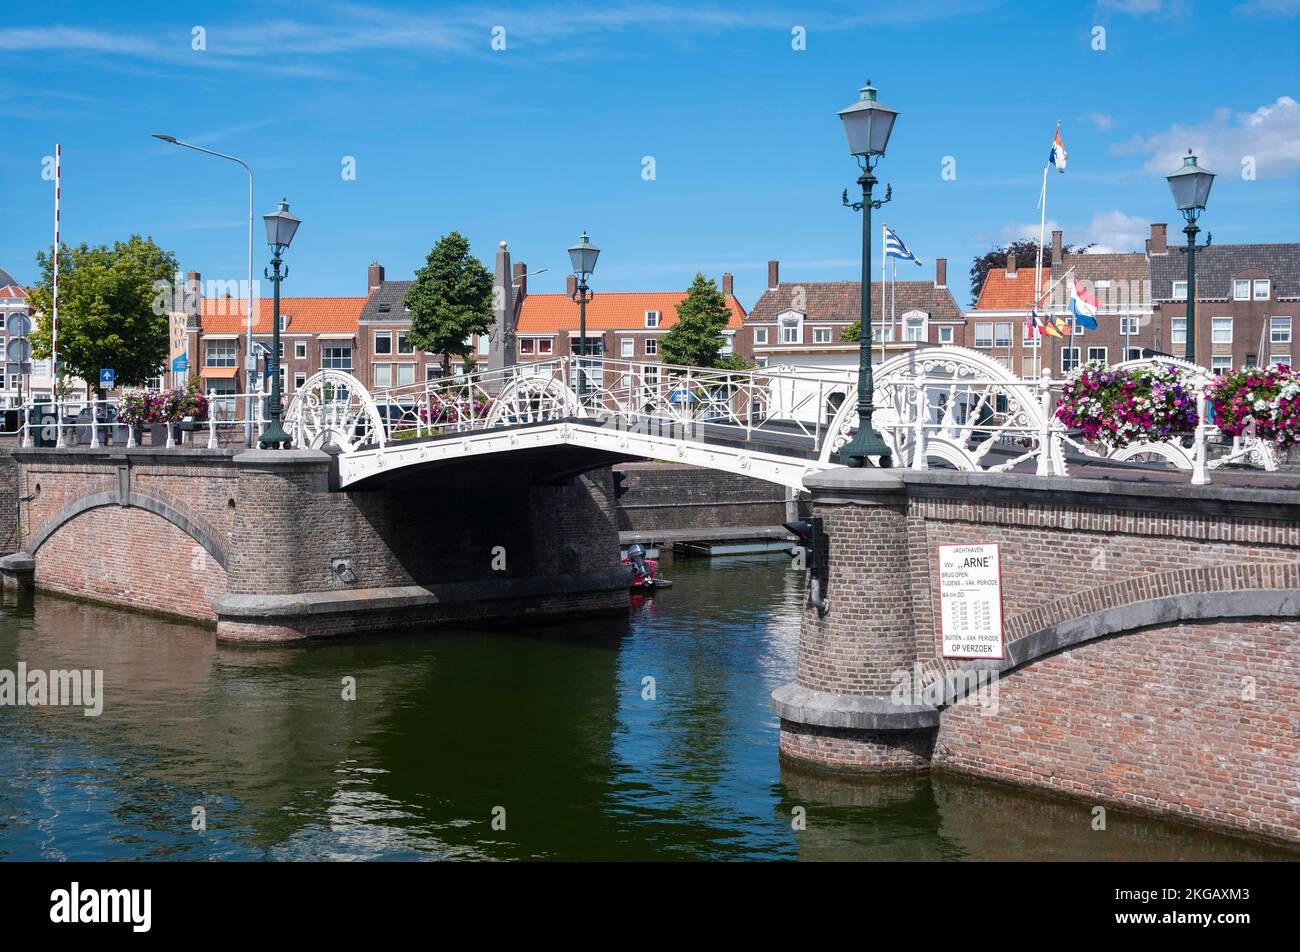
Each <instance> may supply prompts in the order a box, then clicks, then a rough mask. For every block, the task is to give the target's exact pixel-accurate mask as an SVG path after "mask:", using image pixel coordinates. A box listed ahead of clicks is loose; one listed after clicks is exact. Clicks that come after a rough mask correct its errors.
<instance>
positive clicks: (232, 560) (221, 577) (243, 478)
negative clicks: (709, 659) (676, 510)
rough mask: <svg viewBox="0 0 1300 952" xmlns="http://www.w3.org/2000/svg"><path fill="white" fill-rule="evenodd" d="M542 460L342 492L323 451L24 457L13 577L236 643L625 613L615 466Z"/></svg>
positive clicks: (1, 458) (140, 451) (8, 527)
mask: <svg viewBox="0 0 1300 952" xmlns="http://www.w3.org/2000/svg"><path fill="white" fill-rule="evenodd" d="M588 462H589V461H588ZM544 464H545V461H538V460H531V461H529V460H521V461H520V462H519V463H518V464H516V465H514V466H510V467H505V466H498V467H496V469H495V470H494V471H493V472H491V473H490V474H485V473H484V472H482V471H480V470H476V469H473V468H470V469H466V470H464V471H457V470H446V469H444V470H440V471H439V472H438V475H437V477H436V478H434V477H432V476H431V471H426V472H420V471H415V472H412V473H409V474H407V473H403V474H402V475H401V477H400V478H399V479H397V480H393V481H389V482H387V483H383V484H377V485H375V486H372V487H366V488H362V489H357V490H354V491H339V490H337V476H336V473H337V466H336V460H335V459H334V458H333V457H332V455H331V454H330V453H328V452H323V451H320V450H266V451H262V450H251V451H243V450H238V451H236V450H202V449H163V448H159V449H152V448H149V447H142V448H131V449H122V448H104V449H89V448H86V449H82V448H72V449H59V450H42V449H13V450H11V451H10V452H9V453H8V454H7V455H0V543H2V545H0V553H4V555H3V557H2V558H0V575H2V576H3V578H4V580H5V583H6V584H17V585H27V586H31V585H35V586H36V587H38V588H41V589H45V590H49V591H53V592H58V593H62V594H67V595H72V596H75V597H80V598H87V599H92V600H97V601H103V602H106V603H109V604H113V605H119V606H122V605H124V606H127V607H131V608H135V609H141V610H145V611H156V612H162V613H166V614H169V615H176V616H182V617H185V618H191V619H194V620H197V621H201V622H206V623H215V625H216V629H217V637H218V638H219V639H221V640H223V641H248V642H283V641H293V640H298V639H303V638H307V637H316V636H325V635H337V634H352V633H360V632H364V631H373V630H380V629H393V628H403V627H412V626H423V625H430V624H436V623H442V622H453V621H458V620H471V619H473V620H479V619H485V618H500V617H509V618H518V617H523V616H529V615H563V614H567V613H572V612H586V611H599V610H615V609H619V608H626V606H627V588H628V579H629V576H628V571H627V570H626V569H624V568H622V567H621V566H620V564H619V558H618V532H617V528H616V527H615V525H614V521H613V519H612V518H611V507H612V503H613V480H612V477H611V474H610V470H609V467H608V464H606V465H605V466H604V467H598V468H592V467H591V466H590V465H586V466H583V467H579V469H580V470H582V469H585V470H586V471H585V472H579V473H577V474H575V472H574V470H573V469H572V468H570V469H568V470H567V471H566V472H560V473H554V472H550V471H549V470H548V468H547V466H546V465H544Z"/></svg>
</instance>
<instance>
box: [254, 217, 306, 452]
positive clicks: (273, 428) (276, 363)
mask: <svg viewBox="0 0 1300 952" xmlns="http://www.w3.org/2000/svg"><path fill="white" fill-rule="evenodd" d="M262 219H263V220H264V221H265V222H266V243H267V244H268V245H270V246H271V248H272V249H273V253H272V255H271V271H270V273H267V274H266V277H267V279H268V280H269V281H271V282H272V283H273V285H274V287H275V304H274V307H273V309H272V314H271V321H272V324H271V368H270V369H271V422H270V424H269V425H268V426H267V428H266V431H265V432H264V433H263V434H262V438H261V439H260V440H258V444H257V445H258V446H260V447H261V448H262V449H264V450H265V449H280V448H281V447H284V448H285V449H288V448H289V446H290V445H291V444H292V440H291V438H290V436H289V434H288V433H286V432H284V427H283V426H281V425H280V282H281V281H282V280H283V279H284V278H286V277H288V276H289V269H288V268H287V267H286V268H285V269H284V270H283V271H281V269H280V260H281V259H280V253H281V252H282V251H284V249H286V248H288V247H289V243H290V242H292V241H293V235H294V232H296V231H297V230H298V225H299V224H300V222H299V221H298V219H296V218H294V217H293V216H292V215H290V214H289V203H288V202H286V201H285V200H284V199H281V200H280V207H279V208H277V209H276V210H275V211H273V212H271V214H269V215H263V216H262Z"/></svg>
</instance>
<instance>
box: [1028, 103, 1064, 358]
mask: <svg viewBox="0 0 1300 952" xmlns="http://www.w3.org/2000/svg"><path fill="white" fill-rule="evenodd" d="M1057 128H1058V129H1059V128H1060V123H1057ZM1047 166H1048V163H1043V187H1042V189H1041V190H1040V191H1039V193H1038V205H1039V207H1040V208H1041V209H1042V214H1041V215H1040V216H1039V220H1038V263H1037V264H1036V265H1035V267H1034V311H1035V312H1037V310H1038V308H1039V307H1040V306H1041V305H1042V303H1043V239H1044V238H1046V237H1047ZM1034 343H1035V345H1036V346H1035V347H1034V376H1035V377H1039V376H1041V375H1042V372H1043V335H1042V333H1040V332H1039V329H1038V327H1037V322H1035V327H1034Z"/></svg>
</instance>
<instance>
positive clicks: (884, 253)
mask: <svg viewBox="0 0 1300 952" xmlns="http://www.w3.org/2000/svg"><path fill="white" fill-rule="evenodd" d="M888 239H889V226H888V225H886V224H885V223H884V222H881V224H880V362H881V363H882V364H883V363H884V362H885V266H886V263H887V262H888V261H889V255H888V251H889V247H888V246H889V240H888Z"/></svg>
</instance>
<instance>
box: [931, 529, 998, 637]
mask: <svg viewBox="0 0 1300 952" xmlns="http://www.w3.org/2000/svg"><path fill="white" fill-rule="evenodd" d="M939 611H940V626H941V631H942V635H943V656H944V657H945V658H997V659H1000V658H1002V567H1001V564H1000V562H999V558H998V545H997V543H996V542H991V543H982V544H979V545H941V546H939Z"/></svg>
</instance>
